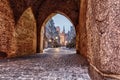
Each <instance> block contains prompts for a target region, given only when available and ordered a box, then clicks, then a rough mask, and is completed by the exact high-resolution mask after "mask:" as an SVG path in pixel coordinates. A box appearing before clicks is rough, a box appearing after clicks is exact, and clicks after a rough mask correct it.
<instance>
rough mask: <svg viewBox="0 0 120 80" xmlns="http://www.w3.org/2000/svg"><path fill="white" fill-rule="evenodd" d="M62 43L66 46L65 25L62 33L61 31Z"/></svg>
mask: <svg viewBox="0 0 120 80" xmlns="http://www.w3.org/2000/svg"><path fill="white" fill-rule="evenodd" d="M60 44H61V45H62V46H65V45H66V44H65V27H63V31H62V33H60Z"/></svg>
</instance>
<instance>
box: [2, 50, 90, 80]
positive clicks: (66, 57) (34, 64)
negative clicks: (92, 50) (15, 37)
mask: <svg viewBox="0 0 120 80" xmlns="http://www.w3.org/2000/svg"><path fill="white" fill-rule="evenodd" d="M87 66H88V63H87V62H86V60H85V59H84V58H83V57H82V56H80V55H79V54H75V50H74V49H70V50H69V49H67V48H53V49H52V48H49V49H45V50H44V52H43V53H41V54H39V53H37V54H36V55H31V56H27V57H19V58H13V59H4V60H1V61H0V80H90V77H89V75H88V67H87Z"/></svg>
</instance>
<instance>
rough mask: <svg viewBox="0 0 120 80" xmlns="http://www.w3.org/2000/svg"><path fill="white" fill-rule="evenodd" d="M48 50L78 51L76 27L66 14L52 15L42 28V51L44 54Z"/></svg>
mask: <svg viewBox="0 0 120 80" xmlns="http://www.w3.org/2000/svg"><path fill="white" fill-rule="evenodd" d="M47 48H67V49H75V50H76V30H75V26H74V24H73V23H72V21H71V19H70V18H69V17H68V16H67V15H65V14H64V13H61V12H57V13H52V14H51V15H49V16H48V17H47V19H46V20H45V21H44V23H43V25H42V27H41V32H40V51H41V52H43V50H44V49H47ZM75 53H76V52H75Z"/></svg>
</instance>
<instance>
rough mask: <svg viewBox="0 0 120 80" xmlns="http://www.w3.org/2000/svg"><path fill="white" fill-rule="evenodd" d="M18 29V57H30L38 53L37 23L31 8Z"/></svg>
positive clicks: (23, 16)
mask: <svg viewBox="0 0 120 80" xmlns="http://www.w3.org/2000/svg"><path fill="white" fill-rule="evenodd" d="M15 27H16V29H15V31H16V34H15V38H16V47H17V49H16V55H17V56H21V55H30V54H34V53H36V21H35V18H34V15H33V13H32V10H31V8H28V9H27V10H26V11H25V12H24V13H23V14H22V16H21V18H20V19H19V21H18V24H17V25H16V26H15Z"/></svg>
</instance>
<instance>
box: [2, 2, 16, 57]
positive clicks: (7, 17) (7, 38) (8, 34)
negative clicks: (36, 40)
mask: <svg viewBox="0 0 120 80" xmlns="http://www.w3.org/2000/svg"><path fill="white" fill-rule="evenodd" d="M13 36H14V18H13V13H12V9H11V8H10V5H9V2H8V0H0V52H5V53H7V54H8V57H9V56H12V55H13V54H14V53H15V45H14V44H15V40H14V37H13Z"/></svg>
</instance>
